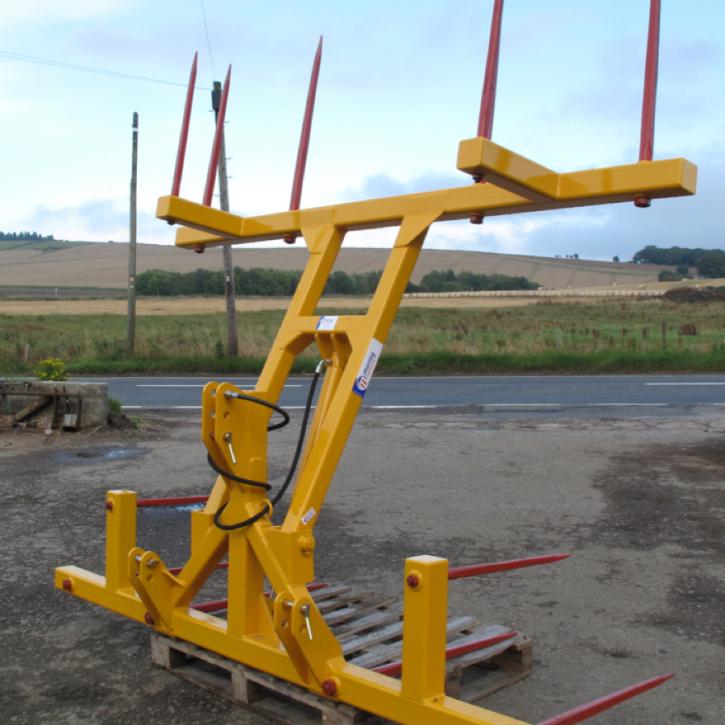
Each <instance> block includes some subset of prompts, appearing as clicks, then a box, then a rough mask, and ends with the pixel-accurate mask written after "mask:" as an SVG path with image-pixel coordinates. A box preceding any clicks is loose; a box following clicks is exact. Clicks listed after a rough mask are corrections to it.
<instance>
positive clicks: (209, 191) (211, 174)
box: [203, 66, 232, 206]
mask: <svg viewBox="0 0 725 725" xmlns="http://www.w3.org/2000/svg"><path fill="white" fill-rule="evenodd" d="M231 76H232V67H231V66H229V69H228V70H227V77H226V78H225V79H224V87H223V88H222V100H221V103H220V104H219V115H218V116H217V122H216V131H215V132H214V143H213V144H212V147H211V158H210V159H209V169H208V171H207V172H206V185H205V186H204V199H203V204H204V206H211V200H212V197H213V196H214V184H215V183H216V177H217V170H218V168H219V154H220V153H221V146H222V133H224V117H225V116H226V115H227V98H228V97H229V82H230V80H231Z"/></svg>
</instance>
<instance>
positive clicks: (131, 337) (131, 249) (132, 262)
mask: <svg viewBox="0 0 725 725" xmlns="http://www.w3.org/2000/svg"><path fill="white" fill-rule="evenodd" d="M131 129H132V132H131V203H130V206H131V210H130V219H129V244H128V329H127V336H126V349H127V351H128V354H129V355H133V353H134V349H135V345H136V167H137V163H138V113H136V111H134V112H133V122H132V124H131Z"/></svg>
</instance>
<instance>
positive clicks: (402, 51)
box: [0, 0, 725, 261]
mask: <svg viewBox="0 0 725 725" xmlns="http://www.w3.org/2000/svg"><path fill="white" fill-rule="evenodd" d="M492 7H493V0H456V2H446V1H445V0H437V1H434V0H398V1H396V2H391V0H348V1H347V2H339V0H338V1H337V2H332V1H328V0H307V1H306V2H300V1H298V2H291V1H283V0H264V1H257V0H247V1H241V0H237V2H233V1H232V0H203V2H202V0H188V1H187V2H178V1H172V0H154V2H148V0H145V1H143V2H142V1H140V0H65V2H62V3H61V2H57V0H3V2H2V3H1V4H0V167H1V168H2V172H3V173H2V179H3V185H2V194H1V195H0V230H2V231H20V230H29V231H37V232H39V233H42V234H53V235H54V236H55V237H56V238H64V239H84V240H97V241H103V242H105V241H108V240H114V241H127V240H128V197H129V181H130V171H131V169H130V164H131V161H130V160H131V117H132V114H133V112H134V111H137V112H138V114H139V126H140V129H139V166H138V179H139V182H138V209H139V227H138V229H139V231H138V240H139V241H140V242H145V243H162V244H171V243H173V234H174V232H173V229H172V228H171V227H169V226H168V225H167V224H165V223H164V222H161V221H158V220H156V219H155V218H154V211H155V207H156V200H157V198H158V197H159V196H162V195H165V194H168V193H169V189H170V185H171V177H172V171H173V166H174V161H175V157H176V147H177V143H178V135H179V129H180V124H181V114H182V109H183V104H184V97H185V86H186V81H187V79H188V74H189V68H190V65H191V60H192V57H193V54H194V52H195V51H198V52H199V74H198V78H197V91H196V94H195V100H194V107H193V115H192V123H191V131H190V137H189V149H188V154H187V162H186V167H185V173H184V180H183V183H182V196H185V197H187V198H190V199H192V200H198V201H200V200H201V196H202V189H203V185H204V180H205V177H206V168H207V164H208V159H209V153H210V150H211V143H212V136H213V115H212V113H211V111H210V92H209V89H210V87H211V83H212V81H213V80H215V79H219V80H221V79H223V77H224V74H225V72H226V68H227V66H228V65H229V64H231V65H232V81H231V92H230V97H229V107H228V112H227V124H226V142H227V155H228V157H229V161H228V169H229V174H230V177H231V178H230V182H229V184H230V199H231V207H232V211H234V212H236V213H239V214H244V215H248V214H260V213H268V212H275V211H281V210H283V209H286V208H287V205H288V203H289V194H290V188H291V183H292V174H293V168H294V162H295V157H296V149H297V142H298V139H299V133H300V124H301V120H302V113H303V109H304V104H305V98H306V94H307V84H308V81H309V76H310V69H311V65H312V59H313V56H314V52H315V48H316V45H317V41H318V38H319V36H320V35H324V50H323V58H322V69H321V73H320V83H319V88H318V93H317V104H316V108H315V117H314V124H313V129H312V142H311V146H310V153H309V158H308V163H307V174H306V178H305V186H304V191H303V197H302V205H303V207H309V206H320V205H325V204H332V203H336V202H342V201H350V200H353V199H363V198H369V197H376V196H387V195H391V194H399V193H409V192H415V191H427V190H432V189H436V188H443V187H452V186H460V185H465V184H468V183H470V177H468V176H467V175H465V174H462V173H461V172H459V171H457V169H456V153H457V146H458V142H459V141H460V140H462V139H464V138H470V137H472V136H474V135H475V133H476V127H477V118H478V108H479V105H480V94H481V85H482V79H483V68H484V63H485V56H486V50H487V43H488V31H489V26H490V20H491V10H492ZM648 9H649V2H648V0H588V1H587V2H582V1H581V0H506V2H505V7H504V18H503V29H502V37H501V57H500V65H499V76H498V95H497V100H496V114H495V121H494V127H493V134H492V138H493V140H494V141H496V142H497V143H500V144H502V145H503V146H506V147H508V148H510V149H512V150H514V151H516V152H518V153H520V154H523V155H525V156H527V157H529V158H531V159H533V160H535V161H537V162H539V163H541V164H544V165H546V166H548V167H550V168H553V169H556V170H557V171H574V170H578V169H586V168H595V167H597V166H604V165H614V164H621V163H630V162H633V161H636V159H637V155H638V149H639V117H640V111H641V99H642V79H643V69H644V55H645V47H646V36H647V17H648ZM205 21H206V29H208V35H207V32H205ZM723 28H725V3H722V2H721V0H695V1H692V0H689V1H688V0H663V2H662V34H661V41H660V72H659V86H658V95H657V122H656V130H655V158H671V157H679V156H684V157H686V158H688V159H689V160H691V161H693V162H694V163H695V164H697V165H698V167H699V180H698V193H697V195H696V196H695V197H688V198H677V199H667V200H656V201H655V202H653V204H652V206H651V207H650V208H649V209H644V210H643V209H636V208H634V207H633V205H631V204H618V205H609V206H604V207H592V208H579V209H570V210H562V211H555V212H539V213H532V214H525V215H512V216H508V217H497V218H492V219H489V220H486V222H485V223H484V224H483V225H482V226H473V225H470V224H468V223H467V222H446V223H439V224H436V225H434V226H433V228H432V229H431V232H430V234H429V236H428V239H427V241H426V246H427V247H429V248H440V249H461V250H479V251H490V252H505V253H513V254H536V255H543V256H555V255H562V256H563V255H568V254H578V255H579V256H580V257H582V258H589V259H611V258H612V257H613V256H615V255H617V256H619V257H620V258H621V259H622V260H625V259H629V258H631V256H632V255H633V254H634V252H635V251H637V250H638V249H641V248H642V247H643V246H645V245H647V244H656V245H658V246H671V245H681V246H701V247H705V248H716V247H725V234H724V233H723V223H722V219H721V216H720V215H721V208H722V200H723V188H725V81H724V80H723V79H725V35H724V34H723V33H722V29H723ZM18 56H33V57H35V58H41V59H45V60H46V61H50V62H43V63H40V62H29V61H28V60H27V59H20V58H19V57H18ZM59 62H60V63H63V64H72V65H75V66H83V67H93V68H98V69H102V70H105V71H111V72H113V73H114V74H115V75H106V74H102V73H90V72H84V71H79V70H72V69H69V68H67V67H61V66H59V65H58V64H57V63H59ZM124 75H130V76H140V77H144V78H152V79H156V80H158V81H163V82H149V81H144V80H140V79H137V78H127V77H123V76H124ZM215 203H218V200H217V201H216V202H215ZM391 233H392V232H391V231H390V230H382V231H375V232H370V231H367V232H355V233H353V234H350V235H349V243H350V244H354V245H359V246H368V245H382V244H388V243H389V242H390V238H391V236H390V235H391ZM180 253H182V252H181V251H180ZM235 261H236V260H235Z"/></svg>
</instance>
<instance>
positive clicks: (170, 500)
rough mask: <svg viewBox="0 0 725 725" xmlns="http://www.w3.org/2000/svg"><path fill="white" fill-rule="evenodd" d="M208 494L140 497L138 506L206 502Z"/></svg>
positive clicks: (149, 506) (181, 504)
mask: <svg viewBox="0 0 725 725" xmlns="http://www.w3.org/2000/svg"><path fill="white" fill-rule="evenodd" d="M208 499H209V497H208V496H168V497H166V498H140V499H138V500H137V501H136V508H151V507H154V506H189V505H191V504H196V503H206V502H207V500H208Z"/></svg>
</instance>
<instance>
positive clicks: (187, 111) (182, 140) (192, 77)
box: [171, 52, 199, 196]
mask: <svg viewBox="0 0 725 725" xmlns="http://www.w3.org/2000/svg"><path fill="white" fill-rule="evenodd" d="M198 57H199V53H198V52H197V53H194V61H193V62H192V64H191V73H189V86H188V87H187V89H186V102H185V103H184V116H183V118H182V120H181V135H180V136H179V150H178V151H177V152H176V166H175V168H174V179H173V181H172V182H171V196H178V195H179V191H180V189H181V176H182V174H183V173H184V159H185V158H186V142H187V140H188V138H189V122H190V121H191V104H192V101H193V100H194V86H195V85H196V62H197V59H198Z"/></svg>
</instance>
